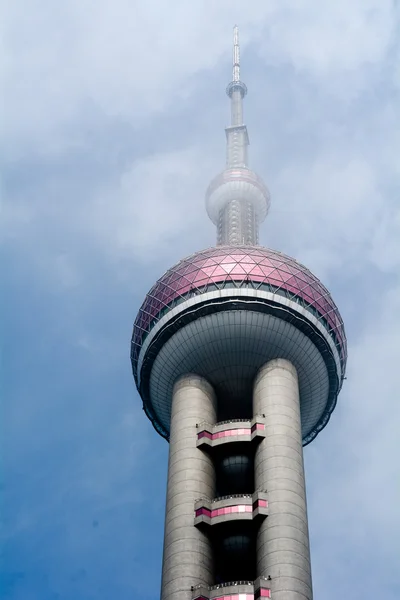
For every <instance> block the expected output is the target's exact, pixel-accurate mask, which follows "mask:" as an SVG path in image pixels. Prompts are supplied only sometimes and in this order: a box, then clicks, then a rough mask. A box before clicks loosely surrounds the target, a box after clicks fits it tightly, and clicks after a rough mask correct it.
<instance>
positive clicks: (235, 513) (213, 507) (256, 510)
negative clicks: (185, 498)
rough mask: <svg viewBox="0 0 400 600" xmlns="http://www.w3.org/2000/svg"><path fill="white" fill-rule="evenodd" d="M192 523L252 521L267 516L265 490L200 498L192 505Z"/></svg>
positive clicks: (214, 523) (215, 523)
mask: <svg viewBox="0 0 400 600" xmlns="http://www.w3.org/2000/svg"><path fill="white" fill-rule="evenodd" d="M194 512H195V516H194V524H195V526H196V527H200V526H203V525H219V524H220V523H226V522H228V521H252V520H258V519H261V518H262V519H264V518H265V517H267V516H268V500H267V494H266V492H255V493H254V494H235V495H232V496H223V497H222V498H215V499H214V500H210V499H209V498H200V499H199V500H196V502H195V506H194Z"/></svg>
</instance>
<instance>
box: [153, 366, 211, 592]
mask: <svg viewBox="0 0 400 600" xmlns="http://www.w3.org/2000/svg"><path fill="white" fill-rule="evenodd" d="M201 421H207V422H208V423H211V424H212V423H215V421H216V397H215V393H214V390H213V388H212V387H211V385H210V384H209V383H208V382H207V381H206V380H205V379H203V378H202V377H200V376H198V375H193V374H188V375H185V376H183V377H180V378H179V379H178V381H177V382H176V383H175V386H174V389H173V399H172V414H171V436H170V446H169V462H168V487H167V505H166V514H165V532H164V556H163V573H162V583H161V600H190V599H191V597H192V593H191V591H190V588H191V586H192V585H198V584H206V585H212V583H213V557H212V547H211V544H210V541H209V539H208V537H207V535H206V534H205V533H204V532H202V531H200V530H199V529H198V528H197V527H195V526H194V504H195V500H196V499H198V498H201V497H205V496H206V497H209V498H213V497H214V496H215V470H214V465H213V463H212V460H211V458H210V456H209V455H208V454H207V453H205V452H203V451H202V450H200V449H199V448H197V447H196V441H197V430H196V424H197V423H200V422H201Z"/></svg>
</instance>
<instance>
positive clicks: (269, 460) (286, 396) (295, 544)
mask: <svg viewBox="0 0 400 600" xmlns="http://www.w3.org/2000/svg"><path fill="white" fill-rule="evenodd" d="M253 409H254V414H265V427H266V428H265V438H264V439H263V440H262V441H261V443H260V444H259V446H258V447H257V450H256V455H255V464H254V469H255V485H256V489H262V490H266V491H267V494H268V502H269V516H268V518H267V519H265V520H264V521H263V522H262V523H261V525H260V529H259V532H258V536H257V546H256V548H257V575H258V576H259V577H260V576H262V577H268V576H271V581H270V587H271V591H272V598H273V599H274V600H312V581H311V566H310V550H309V535H308V520H307V504H306V491H305V480H304V466H303V448H302V437H301V420H300V405H299V386H298V379H297V373H296V369H295V367H294V366H293V365H292V364H291V363H290V362H289V361H287V360H284V359H274V360H271V361H270V362H268V363H267V364H266V365H264V366H263V367H261V369H260V370H259V372H258V374H257V376H256V379H255V383H254V395H253Z"/></svg>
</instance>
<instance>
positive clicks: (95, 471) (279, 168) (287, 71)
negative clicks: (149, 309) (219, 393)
mask: <svg viewBox="0 0 400 600" xmlns="http://www.w3.org/2000/svg"><path fill="white" fill-rule="evenodd" d="M3 13H4V18H3V19H2V21H3V23H2V28H3V36H2V38H3V55H4V56H5V57H6V59H5V60H4V61H3V63H2V66H1V68H0V76H1V80H2V85H1V89H2V90H3V94H2V95H3V98H2V100H3V102H2V105H3V106H2V111H3V113H4V115H5V119H4V123H3V126H2V131H1V136H2V148H3V152H2V156H1V162H2V165H1V173H2V219H1V221H2V224H1V229H2V232H1V243H2V274H3V283H4V294H3V298H2V315H3V319H2V323H1V333H2V340H3V343H2V382H1V390H2V419H1V461H2V469H1V481H0V486H1V487H0V493H1V505H0V507H1V531H0V536H1V538H0V539H1V542H0V550H1V554H0V567H1V574H0V586H1V588H0V589H1V596H2V598H4V600H39V599H40V600H70V599H74V600H106V599H107V600H108V599H109V598H118V600H128V599H129V600H130V599H132V598H141V600H156V599H157V598H158V597H159V579H160V565H161V550H162V533H163V532H162V528H163V518H164V498H165V481H166V467H167V444H166V443H165V442H164V441H163V440H161V439H160V438H158V436H157V435H156V433H155V432H154V431H153V429H152V428H151V425H150V424H149V422H148V421H147V419H146V418H145V416H144V414H143V411H142V409H141V403H140V401H139V398H138V395H137V393H136V391H135V389H134V383H133V379H132V376H131V367H130V362H129V350H130V335H131V329H132V323H133V320H134V318H135V315H136V312H137V310H138V308H139V306H140V303H141V301H142V299H143V297H144V295H145V293H146V291H147V290H148V289H149V288H150V286H151V285H152V283H153V282H154V280H155V279H156V278H157V277H158V276H160V275H161V274H162V272H163V271H164V270H165V269H166V268H168V266H170V265H171V264H173V263H174V262H176V261H177V260H178V259H179V258H181V257H182V256H184V255H186V254H190V253H191V252H193V251H195V250H198V249H201V248H204V247H207V246H209V245H212V244H213V243H214V237H215V232H214V230H213V226H212V224H211V223H210V222H209V221H208V219H207V216H206V213H205V208H204V190H205V188H206V187H207V185H208V182H209V180H210V179H211V177H212V176H214V175H215V174H216V173H217V172H218V171H219V170H221V169H222V168H223V166H224V157H225V147H224V144H225V135H224V131H223V128H224V126H225V125H226V124H227V123H228V119H229V107H228V100H227V98H226V96H225V94H224V88H225V85H226V84H227V83H228V81H229V79H230V60H231V46H230V45H231V33H232V27H233V25H234V24H235V23H238V24H239V26H240V31H241V41H242V76H243V79H244V80H245V82H246V83H247V85H248V88H249V94H248V96H247V98H246V104H245V121H246V123H247V125H248V128H249V134H250V142H251V146H250V161H251V165H252V167H253V168H254V169H255V170H257V172H258V173H259V174H260V175H261V176H262V177H263V178H264V180H265V181H266V183H267V185H268V186H269V188H270V190H271V196H272V208H271V213H270V215H269V216H268V218H267V220H266V222H265V223H264V225H263V227H262V231H261V238H262V242H263V243H264V244H265V245H268V246H271V247H272V248H276V249H279V250H281V251H284V252H286V253H288V254H290V255H292V256H295V257H296V258H297V259H298V260H300V261H302V262H304V263H305V264H306V265H307V266H308V267H309V268H310V269H311V270H312V271H313V272H315V273H316V274H317V275H318V276H319V277H320V278H321V279H322V280H323V282H324V283H325V284H326V285H327V286H328V287H329V289H330V290H331V291H332V294H333V297H334V299H335V300H336V302H337V304H338V305H339V307H340V309H341V312H342V315H343V317H344V320H345V324H346V328H347V334H348V338H349V364H348V373H347V375H348V379H347V380H346V382H345V385H344V388H343V391H342V394H341V396H340V400H339V403H338V407H337V410H336V411H335V413H334V416H333V417H332V419H331V421H330V423H329V425H328V427H327V428H326V430H324V432H323V433H322V434H321V435H320V436H319V437H318V439H317V440H316V441H315V442H314V443H313V444H311V445H310V446H309V447H307V449H306V450H305V460H306V469H307V484H308V502H309V517H310V530H311V543H312V560H313V579H314V592H315V597H316V598H324V600H336V599H337V597H338V595H340V597H343V598H351V599H352V600H364V599H365V598H366V597H372V596H376V597H379V598H380V600H395V599H397V598H399V596H400V577H399V572H398V557H399V556H400V542H399V540H400V512H399V510H398V506H399V502H400V475H399V467H398V456H399V454H400V452H399V450H400V448H399V433H398V432H399V429H400V402H399V399H400V395H399V385H398V370H399V368H398V365H399V362H400V344H399V339H400V318H399V314H400V310H399V309H400V277H399V266H400V208H399V206H400V205H399V202H398V189H399V183H398V182H399V176H400V159H399V156H400V125H399V124H400V118H399V117H400V115H399V105H400V103H399V100H400V98H399V96H400V68H399V65H400V51H399V22H400V20H399V17H400V12H399V7H398V4H397V2H394V1H393V2H391V1H389V0H352V2H351V3H349V2H347V1H345V0H336V1H335V2H333V1H329V2H328V1H322V2H316V0H301V1H300V0H298V1H295V0H270V1H269V2H265V1H262V0H248V1H247V2H246V6H244V3H242V2H235V1H234V0H231V1H230V2H228V1H225V0H220V1H219V2H215V1H214V0H213V1H211V0H203V1H200V0H192V1H191V2H185V1H183V0H176V1H175V2H173V3H170V2H169V3H163V2H161V1H160V0H152V1H150V2H144V1H142V0H137V1H136V2H134V3H132V2H131V1H128V0H114V1H113V2H110V1H109V0H108V1H106V0H97V1H96V2H95V1H94V0H86V1H84V2H82V0H80V1H78V0H68V2H67V0H59V1H58V2H57V3H54V2H49V1H48V0H45V1H43V0H42V1H40V2H39V1H38V0H36V1H35V0H32V2H30V3H28V4H27V3H26V2H23V0H14V2H12V3H9V6H7V7H4V9H3Z"/></svg>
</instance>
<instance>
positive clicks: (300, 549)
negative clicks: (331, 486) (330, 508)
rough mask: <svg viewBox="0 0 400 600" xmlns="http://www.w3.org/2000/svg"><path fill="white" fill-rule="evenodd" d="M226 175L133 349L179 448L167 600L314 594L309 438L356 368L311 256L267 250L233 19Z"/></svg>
mask: <svg viewBox="0 0 400 600" xmlns="http://www.w3.org/2000/svg"><path fill="white" fill-rule="evenodd" d="M226 91H227V94H228V96H229V98H230V104H231V124H230V125H229V126H228V127H227V128H226V130H225V132H226V139H227V156H226V167H225V169H224V170H223V171H222V172H221V173H220V174H219V175H217V176H216V177H215V179H214V180H213V181H212V182H211V184H210V185H209V187H208V190H207V193H206V207H207V213H208V216H209V217H210V219H211V221H212V222H213V223H214V225H215V226H216V229H217V245H216V246H215V247H213V248H209V249H207V250H202V251H200V252H196V253H195V254H192V255H191V256H189V257H187V258H184V259H183V260H181V261H180V262H178V263H177V264H176V265H175V266H173V267H172V268H171V269H169V270H168V271H167V272H166V273H165V274H164V275H163V276H162V277H161V278H160V279H159V280H158V281H157V283H156V284H155V285H154V286H153V287H152V289H151V290H150V291H149V293H148V294H147V296H146V298H145V300H144V302H143V304H142V306H141V308H140V310H139V313H138V315H137V317H136V320H135V324H134V327H133V336H132V348H131V358H132V367H133V374H134V377H135V382H136V385H137V389H138V391H139V394H140V396H141V398H142V400H143V408H144V410H145V412H146V414H147V416H148V417H149V419H150V420H151V422H152V424H153V425H154V428H155V429H156V431H157V432H158V433H159V434H160V435H162V436H163V437H164V438H166V439H167V440H168V441H169V462H168V485H167V500H166V513H165V532H164V555H163V566H162V583H161V599H162V600H256V599H259V598H272V599H273V600H311V599H312V597H313V593H312V581H311V566H310V547H309V533H308V519H307V505H306V490H305V479H304V466H303V446H305V445H306V444H309V443H310V442H311V441H312V440H314V438H315V437H316V436H317V435H318V433H319V432H320V431H321V430H322V429H323V428H324V427H325V425H326V424H327V423H328V421H329V418H330V416H331V414H332V411H333V410H334V408H335V405H336V400H337V396H338V393H339V391H340V388H341V385H342V382H343V378H344V373H345V367H346V337H345V331H344V326H343V321H342V319H341V316H340V314H339V311H338V309H337V307H336V305H335V303H334V302H333V300H332V297H331V295H330V293H329V292H328V290H327V289H326V288H325V287H324V286H323V285H322V283H321V282H320V281H319V280H318V279H317V278H316V277H315V276H314V275H313V274H312V273H311V272H310V271H309V270H308V269H307V268H306V267H304V266H303V265H302V264H300V263H298V262H297V261H296V260H295V259H293V258H290V257H289V256H286V255H285V254H282V253H280V252H277V251H276V250H270V249H268V248H265V247H263V246H259V245H258V229H259V224H260V223H261V222H262V221H263V220H264V219H265V217H266V215H267V213H268V209H269V204H270V197H269V193H268V190H267V188H266V186H265V184H264V183H263V181H262V180H261V178H260V177H259V176H258V175H257V174H256V173H254V171H252V170H251V169H250V168H249V166H248V145H249V138H248V133H247V128H246V125H244V123H243V99H244V97H245V95H246V93H247V88H246V86H245V84H244V83H243V82H242V81H241V80H240V73H239V39H238V30H237V27H235V28H234V45H233V77H232V81H231V83H229V85H228V87H227V90H226Z"/></svg>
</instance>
